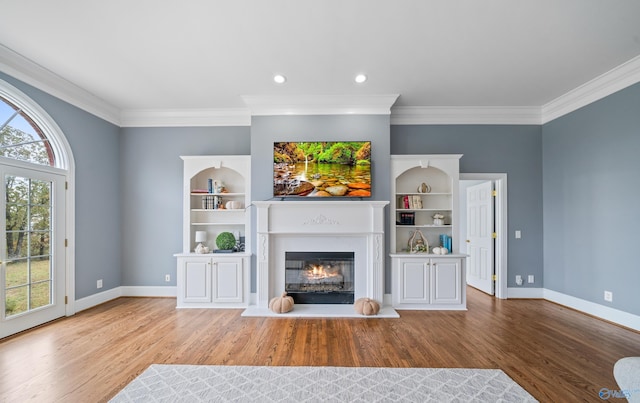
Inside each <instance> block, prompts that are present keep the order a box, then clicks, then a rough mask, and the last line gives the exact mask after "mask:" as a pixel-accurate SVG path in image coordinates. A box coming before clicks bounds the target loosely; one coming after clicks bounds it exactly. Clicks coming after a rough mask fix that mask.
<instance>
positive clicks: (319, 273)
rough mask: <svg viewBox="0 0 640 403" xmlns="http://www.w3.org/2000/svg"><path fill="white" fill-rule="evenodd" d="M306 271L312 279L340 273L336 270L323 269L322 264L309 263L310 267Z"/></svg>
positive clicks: (334, 275)
mask: <svg viewBox="0 0 640 403" xmlns="http://www.w3.org/2000/svg"><path fill="white" fill-rule="evenodd" d="M308 273H309V277H311V278H314V279H321V278H330V277H336V276H338V275H340V273H338V272H337V271H336V272H330V271H327V270H325V268H324V266H322V265H311V269H310V270H309V271H308Z"/></svg>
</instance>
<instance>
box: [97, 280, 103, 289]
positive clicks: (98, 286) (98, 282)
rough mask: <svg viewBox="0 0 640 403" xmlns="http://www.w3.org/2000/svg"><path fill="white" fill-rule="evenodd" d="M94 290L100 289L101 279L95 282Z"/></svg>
mask: <svg viewBox="0 0 640 403" xmlns="http://www.w3.org/2000/svg"><path fill="white" fill-rule="evenodd" d="M96 288H102V279H100V280H98V281H97V282H96Z"/></svg>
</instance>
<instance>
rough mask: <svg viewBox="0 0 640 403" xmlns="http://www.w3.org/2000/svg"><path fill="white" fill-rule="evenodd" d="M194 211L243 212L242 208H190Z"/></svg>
mask: <svg viewBox="0 0 640 403" xmlns="http://www.w3.org/2000/svg"><path fill="white" fill-rule="evenodd" d="M191 211H192V212H194V213H209V212H212V213H214V212H215V213H244V209H243V208H217V209H216V208H192V209H191Z"/></svg>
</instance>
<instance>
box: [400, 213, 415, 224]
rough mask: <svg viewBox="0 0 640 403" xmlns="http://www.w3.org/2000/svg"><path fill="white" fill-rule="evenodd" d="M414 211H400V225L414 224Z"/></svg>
mask: <svg viewBox="0 0 640 403" xmlns="http://www.w3.org/2000/svg"><path fill="white" fill-rule="evenodd" d="M415 217H416V215H415V213H413V212H402V213H400V224H401V225H414V224H415Z"/></svg>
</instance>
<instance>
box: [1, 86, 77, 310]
mask: <svg viewBox="0 0 640 403" xmlns="http://www.w3.org/2000/svg"><path fill="white" fill-rule="evenodd" d="M0 95H1V96H2V97H3V98H5V99H7V100H8V101H10V102H11V103H13V104H14V105H15V106H17V107H19V108H20V109H22V111H23V112H24V113H25V114H26V115H28V116H29V118H30V119H31V120H32V121H33V122H34V123H35V124H36V125H38V127H39V128H40V129H41V130H42V132H43V134H44V135H45V136H46V137H47V139H48V140H49V145H50V146H51V148H52V150H53V152H54V155H55V158H54V165H53V166H49V165H42V164H34V163H30V162H24V161H18V160H14V159H10V160H11V164H17V165H28V166H29V168H30V169H36V170H44V171H53V172H58V173H64V175H65V177H66V182H67V194H66V197H65V199H66V205H65V223H64V232H65V239H66V240H67V248H66V259H65V260H66V267H65V271H66V273H65V275H66V276H65V277H66V285H65V288H66V296H67V297H68V298H67V304H66V306H65V310H66V315H67V316H71V315H73V314H75V313H76V304H75V302H76V301H75V300H76V298H75V296H76V293H75V288H76V284H75V283H76V281H75V161H74V159H73V153H72V151H71V146H70V145H69V142H68V141H67V138H66V137H65V136H64V133H63V132H62V129H60V127H59V126H58V124H57V123H56V122H55V121H54V120H53V118H52V117H51V116H49V114H48V113H47V112H46V111H45V110H44V109H42V107H40V105H38V104H37V103H36V102H35V101H34V100H32V99H31V98H30V97H29V96H27V95H26V94H24V93H23V92H22V91H20V90H19V89H17V88H15V87H14V86H13V85H11V84H9V83H7V82H6V81H4V80H2V79H0ZM1 158H4V157H1ZM8 160H9V159H8ZM81 305H82V304H81Z"/></svg>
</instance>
